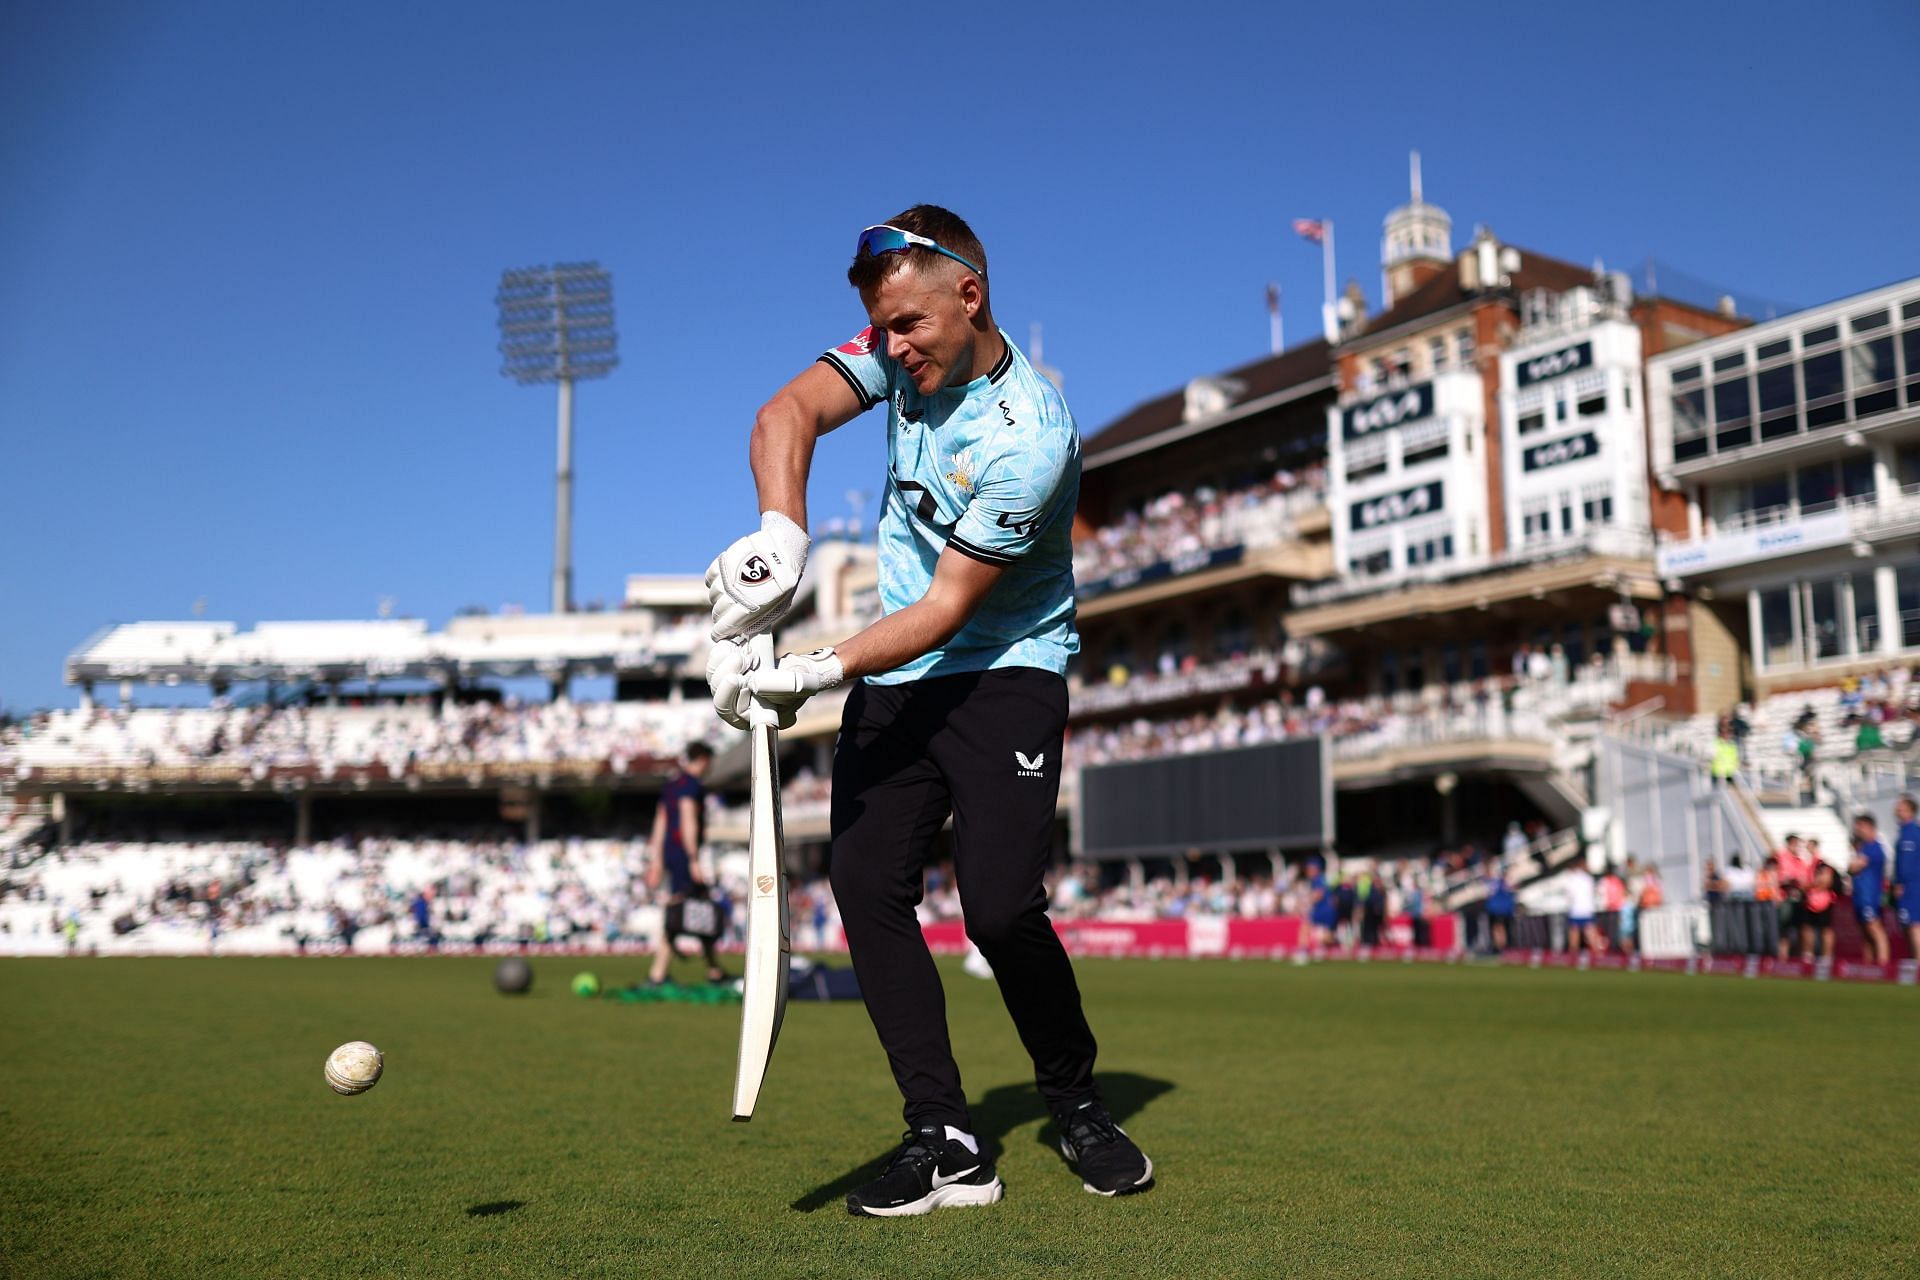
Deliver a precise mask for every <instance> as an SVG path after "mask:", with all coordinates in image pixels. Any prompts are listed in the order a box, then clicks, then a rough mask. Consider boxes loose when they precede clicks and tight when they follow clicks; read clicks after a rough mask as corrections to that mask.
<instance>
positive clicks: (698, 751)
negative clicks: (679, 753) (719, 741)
mask: <svg viewBox="0 0 1920 1280" xmlns="http://www.w3.org/2000/svg"><path fill="white" fill-rule="evenodd" d="M684 754H685V756H686V761H687V763H688V764H695V763H697V762H699V761H701V760H711V759H713V748H712V747H710V746H708V745H707V744H706V743H704V742H689V743H688V744H687V749H686V751H685V753H684Z"/></svg>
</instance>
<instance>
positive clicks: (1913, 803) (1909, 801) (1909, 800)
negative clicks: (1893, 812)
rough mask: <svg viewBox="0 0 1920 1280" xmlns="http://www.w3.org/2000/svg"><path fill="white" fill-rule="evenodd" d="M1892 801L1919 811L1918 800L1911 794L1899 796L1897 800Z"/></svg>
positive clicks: (1919, 802) (1919, 804)
mask: <svg viewBox="0 0 1920 1280" xmlns="http://www.w3.org/2000/svg"><path fill="white" fill-rule="evenodd" d="M1894 803H1895V804H1903V805H1905V806H1907V808H1909V809H1912V810H1913V811H1914V812H1916V813H1920V800H1915V799H1914V798H1913V796H1912V795H1911V794H1908V795H1904V796H1901V797H1900V798H1899V799H1898V800H1895V801H1894Z"/></svg>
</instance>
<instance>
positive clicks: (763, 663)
mask: <svg viewBox="0 0 1920 1280" xmlns="http://www.w3.org/2000/svg"><path fill="white" fill-rule="evenodd" d="M747 653H748V654H749V655H750V656H751V657H752V658H753V665H754V669H755V670H756V671H771V670H773V635H772V633H771V632H767V631H762V632H761V633H760V634H759V635H757V636H754V637H752V638H751V639H749V640H748V641H747ZM747 723H748V724H750V725H752V726H753V727H754V728H756V729H762V728H765V729H772V728H777V727H778V726H779V724H780V715H779V713H778V712H776V711H775V710H774V709H773V708H772V707H769V706H767V705H766V704H765V703H763V702H761V701H760V699H758V698H755V699H753V702H752V706H751V707H749V708H748V711H747Z"/></svg>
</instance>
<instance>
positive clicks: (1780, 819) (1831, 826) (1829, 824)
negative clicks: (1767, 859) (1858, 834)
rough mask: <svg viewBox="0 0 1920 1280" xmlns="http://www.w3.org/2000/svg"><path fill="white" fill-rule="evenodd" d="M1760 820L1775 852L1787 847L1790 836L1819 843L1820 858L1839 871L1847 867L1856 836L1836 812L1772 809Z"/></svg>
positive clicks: (1821, 808) (1762, 813)
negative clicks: (1852, 841) (1765, 827)
mask: <svg viewBox="0 0 1920 1280" xmlns="http://www.w3.org/2000/svg"><path fill="white" fill-rule="evenodd" d="M1760 816H1761V819H1762V820H1763V821H1764V822H1765V823H1766V826H1767V836H1768V838H1769V839H1770V840H1771V842H1772V844H1773V846H1774V848H1776V849H1777V848H1780V847H1782V846H1784V845H1785V844H1786V842H1787V837H1788V836H1790V835H1799V836H1803V837H1805V838H1806V839H1808V840H1818V841H1819V842H1820V856H1821V857H1823V858H1825V859H1826V860H1827V861H1828V862H1831V863H1833V864H1834V865H1835V866H1838V867H1845V866H1846V865H1847V861H1848V859H1849V857H1850V855H1851V843H1850V842H1851V839H1852V834H1853V833H1852V831H1851V830H1850V829H1849V828H1848V826H1847V824H1846V822H1844V821H1843V820H1842V819H1841V817H1840V815H1839V814H1837V813H1835V812H1834V811H1833V810H1832V809H1828V808H1825V807H1824V806H1820V805H1815V806H1812V807H1810V808H1803V809H1789V808H1775V807H1773V806H1771V805H1769V806H1764V807H1762V808H1761V810H1760Z"/></svg>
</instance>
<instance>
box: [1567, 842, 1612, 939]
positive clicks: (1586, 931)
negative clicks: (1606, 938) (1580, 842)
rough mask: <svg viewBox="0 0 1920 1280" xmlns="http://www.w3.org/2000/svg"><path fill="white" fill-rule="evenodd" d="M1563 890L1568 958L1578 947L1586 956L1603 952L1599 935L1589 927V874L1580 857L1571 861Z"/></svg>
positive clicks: (1591, 894)
mask: <svg viewBox="0 0 1920 1280" xmlns="http://www.w3.org/2000/svg"><path fill="white" fill-rule="evenodd" d="M1566 886H1567V952H1568V954H1570V955H1571V954H1574V953H1577V952H1578V951H1579V950H1580V946H1581V944H1582V943H1585V944H1586V948H1587V952H1588V953H1589V954H1593V953H1596V952H1599V951H1603V950H1605V949H1606V948H1605V947H1604V946H1603V945H1602V944H1601V942H1600V931H1599V930H1598V929H1597V928H1595V927H1594V923H1593V907H1594V884H1593V873H1592V872H1591V871H1588V870H1587V860H1586V856H1585V855H1584V854H1583V855H1581V856H1580V857H1578V858H1576V859H1574V863H1573V866H1572V868H1571V869H1569V870H1568V871H1567V873H1566Z"/></svg>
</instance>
